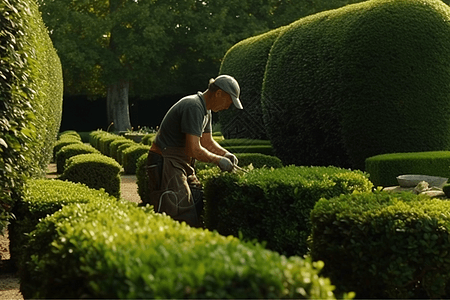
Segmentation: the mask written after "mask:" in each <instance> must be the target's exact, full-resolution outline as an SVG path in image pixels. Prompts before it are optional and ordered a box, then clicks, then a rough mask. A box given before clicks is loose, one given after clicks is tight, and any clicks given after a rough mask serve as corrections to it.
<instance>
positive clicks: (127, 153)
mask: <svg viewBox="0 0 450 300" xmlns="http://www.w3.org/2000/svg"><path fill="white" fill-rule="evenodd" d="M149 150H150V146H148V145H140V144H137V145H133V146H130V147H127V148H126V149H124V150H123V151H122V165H123V168H124V170H125V174H136V165H137V161H138V159H139V157H141V156H142V155H143V154H145V153H148V151H149Z"/></svg>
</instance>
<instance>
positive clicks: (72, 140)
mask: <svg viewBox="0 0 450 300" xmlns="http://www.w3.org/2000/svg"><path fill="white" fill-rule="evenodd" d="M73 144H78V145H81V144H83V143H82V142H81V141H80V140H79V139H78V138H76V137H73V136H70V135H69V136H61V137H60V138H59V139H58V140H57V141H56V142H55V145H54V146H53V159H54V160H55V161H56V153H58V151H59V150H61V149H62V148H63V147H65V146H68V145H73Z"/></svg>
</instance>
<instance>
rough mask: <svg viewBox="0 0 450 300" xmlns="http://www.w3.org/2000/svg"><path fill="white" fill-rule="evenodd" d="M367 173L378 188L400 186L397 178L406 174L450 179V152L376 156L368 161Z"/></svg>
mask: <svg viewBox="0 0 450 300" xmlns="http://www.w3.org/2000/svg"><path fill="white" fill-rule="evenodd" d="M366 171H367V173H369V174H370V180H371V181H372V182H373V184H374V185H376V186H378V185H379V186H395V185H398V182H397V179H396V178H397V176H399V175H404V174H420V175H431V176H440V177H445V178H450V151H425V152H408V153H389V154H380V155H375V156H372V157H369V158H367V159H366Z"/></svg>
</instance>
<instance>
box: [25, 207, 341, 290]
mask: <svg viewBox="0 0 450 300" xmlns="http://www.w3.org/2000/svg"><path fill="white" fill-rule="evenodd" d="M27 253H28V255H29V256H30V257H31V260H30V261H29V263H28V264H27V269H26V270H25V272H23V274H22V276H21V292H22V294H23V295H24V297H25V298H97V299H98V298H109V299H128V298H130V299H152V298H162V299H183V298H196V299H199V298H217V299H224V298H277V299H280V298H297V299H298V298H306V299H308V298H311V299H317V298H320V299H331V298H334V295H333V292H332V290H333V287H332V286H331V284H330V282H329V280H328V279H326V278H322V277H320V276H319V275H318V272H319V271H320V269H321V267H322V266H323V264H321V263H319V262H315V263H312V262H311V261H310V260H309V259H301V258H299V257H291V258H286V257H284V256H281V255H279V254H278V253H276V252H272V251H268V250H265V249H264V248H263V247H262V246H261V245H259V244H251V243H244V242H242V241H240V240H239V239H237V238H234V237H224V236H221V235H219V234H218V233H216V232H210V231H207V230H203V229H197V228H191V227H189V226H187V225H186V224H185V223H182V224H181V223H179V222H175V221H173V220H172V219H171V218H170V217H168V216H165V215H161V214H154V213H152V212H151V210H150V209H149V207H144V208H137V207H136V206H132V204H131V203H129V202H128V203H123V202H117V201H108V202H106V201H96V202H92V203H89V204H78V205H69V206H65V207H64V208H63V209H62V210H60V211H59V212H56V213H55V214H53V215H51V216H49V217H47V218H45V219H43V220H42V221H41V222H40V223H39V224H38V226H37V228H36V230H35V231H33V232H32V233H31V234H30V240H29V247H28V248H27Z"/></svg>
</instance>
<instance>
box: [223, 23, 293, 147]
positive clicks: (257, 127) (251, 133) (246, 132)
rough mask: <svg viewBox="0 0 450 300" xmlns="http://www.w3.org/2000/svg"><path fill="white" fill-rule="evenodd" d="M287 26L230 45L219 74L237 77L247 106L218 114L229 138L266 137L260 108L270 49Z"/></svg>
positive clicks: (225, 135)
mask: <svg viewBox="0 0 450 300" xmlns="http://www.w3.org/2000/svg"><path fill="white" fill-rule="evenodd" d="M283 29H284V27H280V28H278V29H275V30H272V31H269V32H268V33H265V34H262V35H259V36H256V37H251V38H248V39H246V40H243V41H241V42H239V43H237V44H236V45H234V46H233V47H232V48H230V49H229V50H228V51H227V53H226V54H225V57H224V58H223V61H222V64H221V67H220V74H227V75H231V76H233V77H235V78H236V80H237V81H238V82H239V86H240V88H241V95H240V99H241V102H242V105H243V107H244V109H243V110H238V109H235V108H234V107H232V108H231V109H228V110H225V111H221V112H220V113H219V122H220V125H221V132H222V134H223V136H224V137H225V138H226V139H230V138H247V139H266V138H267V134H266V128H265V126H264V122H263V113H262V109H261V89H262V84H263V79H264V71H265V69H266V63H267V59H268V57H269V51H270V48H271V47H272V45H273V43H274V41H275V39H276V38H277V37H278V35H279V34H280V32H282V31H283Z"/></svg>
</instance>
